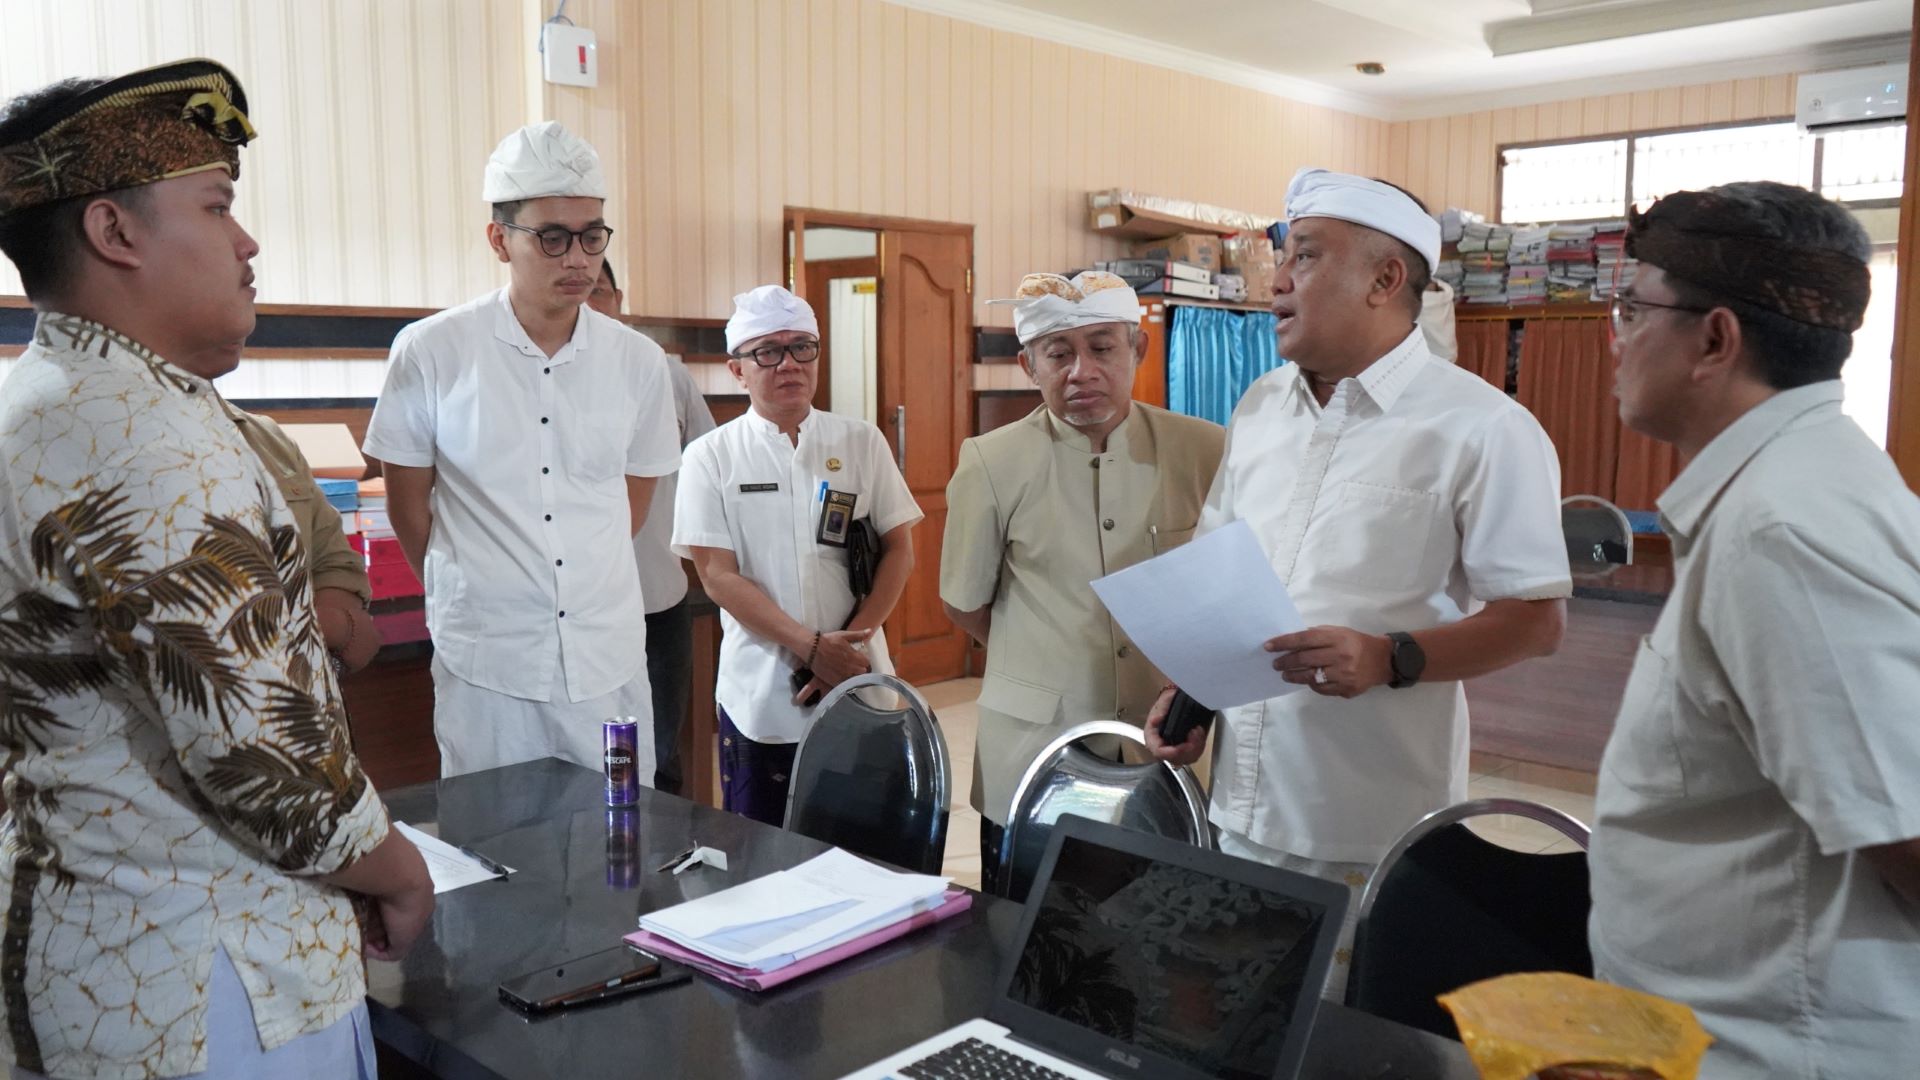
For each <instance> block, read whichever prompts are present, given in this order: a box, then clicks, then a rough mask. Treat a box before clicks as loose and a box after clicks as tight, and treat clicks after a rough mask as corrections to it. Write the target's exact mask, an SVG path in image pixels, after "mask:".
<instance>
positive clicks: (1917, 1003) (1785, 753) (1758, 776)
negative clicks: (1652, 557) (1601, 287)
mask: <svg viewBox="0 0 1920 1080" xmlns="http://www.w3.org/2000/svg"><path fill="white" fill-rule="evenodd" d="M1840 398H1841V387H1840V383H1839V382H1838V381H1837V380H1835V381H1829V382H1821V383H1815V384H1813V385H1811V386H1806V387H1801V388H1799V389H1795V390H1788V391H1784V392H1782V393H1780V394H1777V395H1775V396H1774V397H1773V398H1771V399H1769V400H1768V401H1766V402H1765V403H1764V404H1762V405H1760V406H1758V407H1756V408H1754V409H1752V410H1750V411H1749V412H1748V413H1747V414H1746V415H1745V416H1742V417H1741V418H1740V419H1739V420H1736V421H1734V423H1733V424H1732V425H1731V426H1729V427H1728V428H1727V429H1726V430H1725V431H1723V432H1721V433H1720V435H1719V436H1718V437H1717V438H1715V439H1714V440H1713V442H1711V443H1709V444H1708V445H1707V447H1706V448H1705V449H1704V450H1702V451H1701V452H1700V454H1699V456H1698V457H1696V458H1695V459H1694V460H1693V461H1692V462H1691V463H1690V464H1689V465H1688V466H1687V468H1686V470H1685V471H1684V472H1682V473H1681V474H1680V476H1679V477H1677V478H1676V479H1675V480H1674V482H1673V484H1672V486H1671V487H1669V488H1668V489H1667V491H1666V493H1665V494H1664V495H1662V496H1661V497H1660V500H1659V503H1660V512H1661V518H1662V524H1663V527H1664V528H1665V530H1666V532H1667V533H1668V534H1669V535H1670V536H1671V537H1672V538H1673V551H1674V570H1675V574H1674V585H1673V593H1672V595H1671V596H1669V597H1668V599H1667V605H1666V608H1665V610H1663V611H1662V612H1661V613H1660V621H1659V622H1658V623H1657V624H1655V626H1654V629H1653V633H1652V634H1651V635H1650V636H1649V637H1648V638H1647V639H1646V640H1644V641H1643V642H1642V643H1641V646H1640V653H1639V656H1638V657H1637V658H1636V659H1635V661H1634V666H1633V677H1632V679H1631V680H1630V681H1629V682H1628V684H1627V690H1626V694H1625V696H1624V698H1623V700H1622V701H1621V705H1620V717H1619V720H1618V722H1617V725H1616V726H1615V728H1614V732H1613V737H1612V738H1611V739H1610V740H1609V742H1608V743H1607V752H1606V756H1605V757H1604V758H1603V759H1602V762H1601V766H1600V783H1599V791H1598V794H1597V796H1596V798H1595V804H1594V813H1595V818H1596V821H1595V827H1594V832H1593V848H1592V852H1591V855H1590V861H1591V865H1592V869H1593V923H1592V942H1593V959H1594V964H1595V967H1596V969H1597V971H1598V973H1599V975H1600V976H1601V977H1602V978H1605V979H1608V980H1610V981H1613V982H1617V983H1621V984H1623V985H1627V986H1633V987H1639V988H1642V989H1645V990H1647V991H1649V992H1652V993H1655V994H1659V995H1662V996H1664V997H1669V998H1672V999H1674V1000H1676V1001H1680V1002H1683V1003H1685V1004H1687V1005H1690V1006H1692V1007H1693V1009H1694V1010H1695V1011H1696V1012H1697V1013H1698V1014H1699V1016H1700V1022H1701V1024H1702V1025H1704V1026H1705V1027H1706V1029H1707V1031H1708V1032H1709V1033H1711V1034H1712V1035H1713V1036H1714V1037H1715V1039H1716V1040H1718V1041H1717V1042H1716V1044H1715V1045H1714V1046H1713V1048H1712V1049H1710V1050H1709V1051H1708V1054H1707V1063H1706V1068H1705V1070H1704V1071H1703V1072H1702V1073H1701V1075H1702V1076H1713V1077H1716V1078H1734V1080H1760V1078H1762V1077H1765V1078H1769V1080H1775V1078H1805V1080H1812V1078H1814V1077H1847V1078H1850V1077H1861V1078H1868V1077H1871V1078H1875V1080H1878V1078H1880V1077H1893V1076H1912V1075H1914V1074H1915V1071H1916V1068H1920V1066H1916V1064H1915V1063H1916V1061H1920V909H1916V908H1915V907H1914V906H1913V905H1910V904H1907V903H1904V902H1903V901H1902V900H1901V899H1900V898H1899V897H1898V896H1896V895H1895V894H1894V893H1893V891H1892V890H1891V889H1890V888H1889V886H1888V885H1887V883H1886V882H1885V881H1884V880H1882V879H1881V877H1880V875H1879V873H1878V872H1877V871H1876V870H1875V869H1874V866H1873V864H1872V863H1870V862H1868V861H1867V860H1866V858H1864V857H1863V856H1862V855H1861V853H1860V849H1862V848H1866V847H1872V846H1876V845H1880V844H1889V843H1894V842H1897V841H1901V840H1907V839H1911V838H1913V837H1915V836H1920V500H1916V499H1915V498H1914V496H1913V494H1912V492H1910V491H1908V490H1907V486H1906V484H1905V483H1904V482H1903V481H1902V480H1901V478H1900V474H1899V472H1898V471H1897V470H1896V469H1895V468H1894V465H1893V462H1892V460H1891V459H1890V458H1888V457H1887V455H1886V454H1885V453H1883V452H1882V451H1881V450H1880V449H1879V448H1878V447H1876V446H1874V445H1873V443H1872V442H1871V441H1869V440H1868V439H1867V437H1866V436H1865V435H1864V434H1862V433H1861V431H1860V429H1859V428H1858V427H1857V426H1856V425H1855V424H1854V422H1853V421H1852V420H1850V419H1848V418H1847V416H1846V415H1845V414H1844V413H1842V412H1841V411H1840Z"/></svg>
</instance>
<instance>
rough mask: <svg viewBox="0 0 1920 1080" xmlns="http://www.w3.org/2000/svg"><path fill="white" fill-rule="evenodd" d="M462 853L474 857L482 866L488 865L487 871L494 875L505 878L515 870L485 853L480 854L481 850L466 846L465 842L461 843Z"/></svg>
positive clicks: (470, 857)
mask: <svg viewBox="0 0 1920 1080" xmlns="http://www.w3.org/2000/svg"><path fill="white" fill-rule="evenodd" d="M460 854H462V855H465V856H466V857H467V858H469V859H472V860H473V861H474V862H477V863H479V864H480V865H481V866H484V867H486V868H487V872H488V873H491V874H492V875H493V876H494V877H497V878H504V877H506V876H507V875H508V874H511V873H513V871H511V870H509V869H507V868H506V867H505V866H502V865H501V864H499V863H497V862H494V861H493V860H492V859H489V858H487V857H486V856H485V855H482V854H480V853H479V852H477V851H475V850H473V849H472V848H470V847H468V846H466V845H465V844H462V845H460Z"/></svg>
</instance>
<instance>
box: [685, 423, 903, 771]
mask: <svg viewBox="0 0 1920 1080" xmlns="http://www.w3.org/2000/svg"><path fill="white" fill-rule="evenodd" d="M822 485H824V486H825V487H827V488H828V489H830V490H832V491H840V492H845V493H847V494H850V495H854V496H857V497H858V499H857V501H856V503H855V504H854V508H853V516H854V518H855V519H859V518H866V519H869V520H871V521H872V522H873V526H874V528H875V529H877V530H878V531H879V533H880V535H882V536H885V535H886V534H887V533H889V532H892V531H893V530H894V529H897V528H899V527H900V526H902V525H911V524H913V523H914V522H916V521H919V520H920V519H921V517H922V516H923V515H922V514H921V512H920V507H919V506H918V505H917V504H916V503H915V502H914V501H913V493H912V492H911V491H910V490H908V488H907V482H906V480H904V479H903V478H902V477H901V476H900V470H899V468H898V467H897V466H895V464H894V461H893V453H892V451H891V450H890V449H889V448H888V446H887V441H886V439H885V438H883V437H882V436H881V434H880V429H879V428H876V427H874V426H873V425H872V424H869V423H867V422H866V421H865V420H857V419H854V418H852V417H847V416H839V415H837V414H834V413H829V412H821V411H820V410H818V409H814V410H812V411H811V412H809V413H808V414H807V418H806V419H805V420H802V421H801V422H800V441H799V445H798V446H796V445H795V444H794V443H793V442H791V441H789V440H788V439H787V437H786V436H785V435H782V434H781V433H780V429H779V427H777V426H776V425H775V424H774V423H773V422H772V421H770V420H768V419H766V418H765V417H763V416H761V415H760V414H759V413H757V412H755V411H753V410H752V409H748V410H747V412H746V413H745V415H742V416H740V417H738V418H736V419H734V420H730V421H728V422H727V423H725V424H722V425H720V426H719V427H718V428H716V429H714V430H713V431H711V432H708V433H707V434H706V435H703V436H701V437H700V438H699V439H697V440H695V441H694V443H693V444H692V445H691V446H689V447H687V449H686V455H685V459H684V462H683V464H682V466H681V472H680V490H679V494H678V496H677V498H676V499H675V501H674V514H673V517H674V521H673V550H674V552H675V553H676V554H678V555H680V556H682V557H687V558H691V557H692V549H693V548H696V547H706V548H720V549H722V550H725V551H731V552H733V555H734V558H735V560H736V561H738V563H739V564H740V574H741V576H742V577H745V578H746V579H747V580H748V581H751V582H753V583H754V584H755V585H757V586H759V588H760V590H761V591H762V592H764V593H766V594H767V597H768V598H769V599H771V600H772V601H773V602H774V604H776V605H778V606H779V608H780V610H782V611H784V612H786V613H787V614H788V615H789V616H792V617H793V618H794V619H795V620H797V621H798V622H799V623H801V624H802V625H804V626H810V627H813V628H814V629H815V630H820V631H833V630H838V629H840V628H841V627H842V626H844V625H845V624H846V621H847V619H848V618H850V617H851V616H852V615H853V610H854V598H853V590H852V588H851V586H850V585H849V583H848V578H847V551H846V549H845V548H842V547H834V546H832V545H829V544H823V543H821V542H819V540H818V539H816V536H817V534H818V530H819V524H820V512H821V506H822V503H821V498H820V489H821V487H822ZM720 628H721V636H720V668H719V672H718V676H717V680H716V683H717V685H716V687H715V691H714V695H715V697H716V698H717V699H718V700H719V703H720V707H721V708H723V709H725V710H726V712H727V716H728V717H729V718H730V719H732V721H733V724H734V726H735V727H736V728H738V729H739V730H740V733H741V734H743V735H745V736H746V737H747V738H749V739H752V740H753V741H755V742H764V743H792V742H798V741H800V738H801V736H803V735H805V734H806V732H807V729H808V728H809V727H810V726H812V724H813V719H814V715H815V713H816V712H817V710H818V706H815V707H813V708H802V707H801V706H798V705H795V704H794V703H793V687H792V685H791V684H790V682H789V678H790V676H791V675H792V673H793V672H794V670H795V669H797V668H798V667H800V665H801V663H802V662H803V661H805V659H806V657H804V656H795V655H794V654H793V653H791V652H788V651H787V650H786V649H784V648H782V647H780V646H779V645H777V644H775V643H774V642H772V641H769V640H767V639H765V638H762V637H760V636H759V635H757V634H755V633H753V632H752V631H751V630H748V629H747V628H746V627H745V626H743V625H741V623H740V621H739V620H738V619H736V618H734V616H733V613H732V612H729V611H727V610H726V609H725V608H721V609H720ZM867 652H868V655H869V656H870V657H871V659H872V661H873V667H874V670H875V671H883V672H890V671H892V670H893V669H892V665H891V664H890V663H889V661H888V659H887V643H886V636H885V634H884V633H883V632H882V631H880V630H875V631H874V634H873V637H872V638H871V639H870V640H869V642H868V646H867Z"/></svg>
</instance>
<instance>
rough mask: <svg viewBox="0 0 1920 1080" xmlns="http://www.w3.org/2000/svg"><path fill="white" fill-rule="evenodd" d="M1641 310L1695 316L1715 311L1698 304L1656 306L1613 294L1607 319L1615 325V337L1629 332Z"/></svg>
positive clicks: (1649, 301) (1635, 298)
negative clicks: (1653, 309)
mask: <svg viewBox="0 0 1920 1080" xmlns="http://www.w3.org/2000/svg"><path fill="white" fill-rule="evenodd" d="M1641 308H1659V309H1660V310H1661V311H1685V312H1688V313H1691V314H1694V315H1705V314H1706V313H1707V312H1709V311H1712V310H1713V309H1712V308H1710V307H1701V306H1699V305H1698V304H1656V303H1654V302H1653V301H1651V300H1642V299H1640V298H1639V297H1637V296H1628V295H1627V294H1625V293H1615V294H1613V302H1612V303H1611V304H1608V305H1607V318H1608V319H1609V320H1610V321H1611V322H1612V324H1613V336H1614V337H1619V336H1620V335H1622V334H1624V333H1626V332H1627V327H1629V326H1632V325H1633V324H1634V323H1635V322H1636V321H1637V320H1638V319H1639V318H1640V309H1641Z"/></svg>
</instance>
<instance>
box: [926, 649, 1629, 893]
mask: <svg viewBox="0 0 1920 1080" xmlns="http://www.w3.org/2000/svg"><path fill="white" fill-rule="evenodd" d="M921 693H923V694H924V695H925V696H926V698H927V704H929V705H931V706H932V707H933V710H934V712H935V713H936V714H937V715H938V716H939V717H940V728H941V730H942V731H943V732H944V733H945V735H946V737H947V751H948V753H949V755H950V756H951V758H952V762H953V813H952V817H951V818H950V819H949V821H948V823H947V857H946V865H945V869H944V872H945V873H946V874H948V875H949V876H951V877H952V878H953V879H954V880H955V881H958V882H959V883H960V884H962V885H966V886H969V887H971V888H976V889H977V888H979V887H980V815H979V813H978V812H977V811H975V810H974V809H973V807H972V806H970V805H968V796H969V795H970V793H971V790H972V786H973V745H974V737H975V733H976V731H977V729H978V714H977V712H976V711H975V705H974V699H975V698H977V697H978V696H979V694H980V680H979V679H955V680H953V681H952V682H944V683H937V684H935V685H933V686H928V687H924V688H922V690H921ZM1593 779H1594V778H1593V775H1592V774H1591V773H1583V772H1574V771H1571V770H1568V769H1556V768H1553V767H1552V766H1548V765H1535V764H1533V763H1531V762H1525V761H1515V760H1513V759H1511V758H1502V757H1494V756H1492V755H1489V754H1475V755H1473V760H1472V765H1471V779H1470V780H1469V781H1468V783H1467V794H1468V796H1469V797H1471V798H1475V799H1488V798H1502V797H1504V798H1514V799H1528V800H1531V801H1533V802H1539V803H1545V804H1547V805H1548V806H1552V807H1555V808H1557V809H1560V810H1564V811H1565V812H1567V813H1568V814H1571V815H1573V816H1574V817H1576V818H1578V819H1580V821H1582V822H1583V823H1586V824H1589V825H1590V824H1592V823H1593ZM1470 827H1471V828H1472V829H1473V830H1474V831H1475V832H1477V833H1479V834H1480V835H1481V836H1484V837H1486V838H1487V839H1489V840H1492V841H1494V842H1495V843H1498V844H1501V845H1502V846H1505V847H1510V848H1514V849H1516V850H1519V851H1536V852H1541V853H1543V854H1545V853H1555V852H1562V851H1574V850H1577V849H1576V847H1575V845H1574V844H1573V842H1572V841H1570V840H1567V839H1566V838H1564V837H1562V836H1561V835H1560V834H1559V833H1557V832H1555V831H1553V830H1552V829H1550V828H1548V827H1547V826H1545V825H1539V824H1536V823H1534V822H1531V821H1527V820H1524V819H1521V818H1512V817H1490V818H1480V819H1477V820H1476V821H1474V822H1473V823H1472V824H1471V825H1470Z"/></svg>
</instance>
